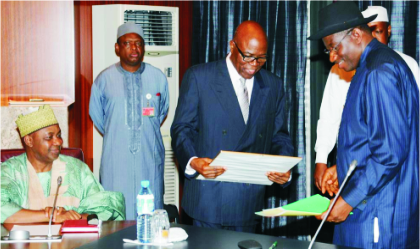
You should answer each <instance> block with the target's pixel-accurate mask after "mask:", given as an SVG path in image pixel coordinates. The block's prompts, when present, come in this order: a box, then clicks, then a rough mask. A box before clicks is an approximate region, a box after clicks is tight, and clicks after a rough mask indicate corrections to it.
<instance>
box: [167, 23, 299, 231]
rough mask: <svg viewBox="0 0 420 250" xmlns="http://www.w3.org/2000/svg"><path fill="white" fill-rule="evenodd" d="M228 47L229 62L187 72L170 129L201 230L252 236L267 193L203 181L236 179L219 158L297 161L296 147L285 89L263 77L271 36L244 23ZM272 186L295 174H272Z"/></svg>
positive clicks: (186, 201)
mask: <svg viewBox="0 0 420 250" xmlns="http://www.w3.org/2000/svg"><path fill="white" fill-rule="evenodd" d="M229 46H230V51H231V52H230V53H229V55H228V56H227V57H226V58H223V59H222V60H220V61H215V62H211V63H206V64H201V65H197V66H194V67H192V68H190V69H189V70H188V71H187V72H186V74H185V76H184V79H183V81H182V85H181V91H180V97H179V101H178V107H177V109H176V113H175V119H174V122H173V124H172V127H171V136H172V146H173V149H174V151H175V154H176V157H177V159H178V162H179V166H180V167H181V168H182V169H183V170H184V172H185V177H186V179H185V185H184V196H183V200H182V206H183V209H184V210H185V211H186V213H187V214H188V215H189V216H191V217H192V218H193V219H194V225H196V226H201V227H211V228H222V229H229V230H235V231H246V232H253V231H254V229H255V225H256V223H257V221H256V216H255V215H254V212H256V211H260V210H261V209H262V207H263V199H264V192H265V186H263V185H253V184H246V183H231V182H217V181H206V180H196V177H197V176H198V175H202V176H203V177H205V178H216V177H217V176H219V175H222V174H223V173H224V172H225V171H229V170H228V169H226V168H225V167H223V166H219V167H212V166H209V164H210V163H211V162H212V159H213V158H214V157H215V156H216V155H217V154H218V153H219V152H220V150H228V151H237V152H250V153H263V154H273V155H288V156H291V155H292V154H293V146H292V144H291V140H290V138H289V134H288V131H287V122H286V121H287V120H286V117H285V107H284V106H285V105H284V99H285V96H284V91H283V83H282V81H281V79H280V78H278V77H277V76H275V75H274V74H272V73H270V72H267V71H266V70H264V69H261V68H262V66H263V65H264V63H265V62H266V60H267V36H266V34H265V32H264V30H263V29H262V27H261V26H260V25H259V24H258V23H256V22H253V21H245V22H243V23H242V24H240V25H239V26H238V28H237V30H236V32H235V35H234V37H233V40H232V41H230V43H229ZM255 168H258V166H255ZM267 178H268V179H269V180H271V181H273V182H276V183H279V184H286V183H288V182H289V181H290V179H291V176H290V171H288V172H287V173H276V172H269V173H267Z"/></svg>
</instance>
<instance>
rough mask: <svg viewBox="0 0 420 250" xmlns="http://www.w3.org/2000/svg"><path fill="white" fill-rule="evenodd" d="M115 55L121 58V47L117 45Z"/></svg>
mask: <svg viewBox="0 0 420 250" xmlns="http://www.w3.org/2000/svg"><path fill="white" fill-rule="evenodd" d="M115 54H116V55H117V56H118V57H120V45H119V44H118V43H115Z"/></svg>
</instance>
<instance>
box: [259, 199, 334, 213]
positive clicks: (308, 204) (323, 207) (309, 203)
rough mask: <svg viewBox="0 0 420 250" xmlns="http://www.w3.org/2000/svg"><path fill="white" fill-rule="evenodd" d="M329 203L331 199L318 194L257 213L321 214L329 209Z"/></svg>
mask: <svg viewBox="0 0 420 250" xmlns="http://www.w3.org/2000/svg"><path fill="white" fill-rule="evenodd" d="M329 204H330V200H329V199H328V198H325V197H323V196H321V195H319V194H316V195H313V196H311V197H308V198H305V199H302V200H298V201H296V202H293V203H290V204H287V205H286V206H283V207H278V208H272V209H264V210H263V211H261V212H256V213H255V214H256V215H260V216H264V217H274V216H311V215H321V214H322V213H323V212H325V211H327V209H328V206H329Z"/></svg>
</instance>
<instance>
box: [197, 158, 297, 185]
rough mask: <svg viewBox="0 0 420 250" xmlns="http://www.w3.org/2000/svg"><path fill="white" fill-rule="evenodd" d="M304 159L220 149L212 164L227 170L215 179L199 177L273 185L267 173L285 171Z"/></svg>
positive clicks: (199, 177)
mask: <svg viewBox="0 0 420 250" xmlns="http://www.w3.org/2000/svg"><path fill="white" fill-rule="evenodd" d="M301 160H302V158H301V157H291V156H281V155H267V154H255V153H243V152H232V151H223V150H222V151H220V153H219V154H218V155H217V157H216V158H215V159H214V160H213V162H212V163H211V164H210V166H222V167H226V168H227V170H226V171H225V172H224V173H223V174H222V175H219V176H218V177H216V178H215V179H205V178H204V177H203V176H202V175H199V176H198V177H197V179H199V180H208V181H226V182H239V183H250V184H259V185H271V184H272V183H273V182H272V181H270V180H269V179H268V178H267V176H266V175H265V174H266V173H267V172H270V171H275V172H280V173H285V172H287V171H289V170H290V169H291V168H292V167H294V166H295V165H296V164H298V163H299V162H300V161H301Z"/></svg>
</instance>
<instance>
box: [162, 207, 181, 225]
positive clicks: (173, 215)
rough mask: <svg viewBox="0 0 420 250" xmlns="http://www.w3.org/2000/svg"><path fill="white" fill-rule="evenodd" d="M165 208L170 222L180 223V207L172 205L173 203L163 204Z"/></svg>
mask: <svg viewBox="0 0 420 250" xmlns="http://www.w3.org/2000/svg"><path fill="white" fill-rule="evenodd" d="M163 208H164V209H165V210H166V212H167V213H168V217H169V222H175V223H178V221H179V213H178V208H177V207H176V206H175V205H172V204H168V205H166V204H163Z"/></svg>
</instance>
